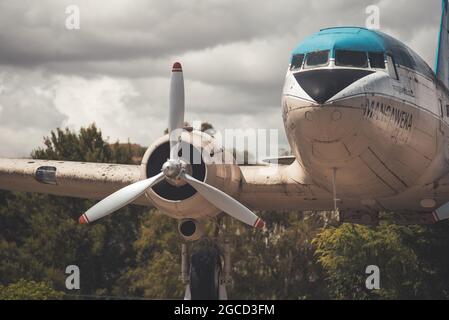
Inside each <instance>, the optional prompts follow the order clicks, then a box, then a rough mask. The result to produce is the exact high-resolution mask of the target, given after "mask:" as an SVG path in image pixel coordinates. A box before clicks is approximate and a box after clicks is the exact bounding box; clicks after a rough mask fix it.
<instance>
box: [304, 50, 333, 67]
mask: <svg viewBox="0 0 449 320" xmlns="http://www.w3.org/2000/svg"><path fill="white" fill-rule="evenodd" d="M329 53H330V51H329V50H323V51H315V52H310V53H308V54H307V55H306V64H305V67H306V68H311V67H321V66H326V65H328V64H329Z"/></svg>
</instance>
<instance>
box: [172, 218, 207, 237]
mask: <svg viewBox="0 0 449 320" xmlns="http://www.w3.org/2000/svg"><path fill="white" fill-rule="evenodd" d="M178 231H179V233H180V234H181V236H182V237H183V238H184V240H186V241H196V240H199V239H201V238H202V237H203V235H204V232H205V226H204V222H201V221H197V220H194V219H184V220H180V221H179V223H178Z"/></svg>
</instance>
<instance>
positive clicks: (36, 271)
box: [0, 124, 449, 299]
mask: <svg viewBox="0 0 449 320" xmlns="http://www.w3.org/2000/svg"><path fill="white" fill-rule="evenodd" d="M203 127H204V129H211V128H212V126H211V125H210V124H204V125H203ZM144 151H145V149H144V148H142V147H141V146H139V145H135V144H131V143H125V144H121V143H119V142H115V143H109V142H108V141H107V140H105V139H104V138H103V136H102V133H101V131H100V130H99V129H98V128H97V127H96V126H95V125H91V126H89V127H87V128H82V129H81V130H80V131H79V132H75V131H72V130H69V129H56V130H55V131H53V132H51V134H50V136H49V137H46V138H44V146H43V147H40V148H37V149H36V150H34V151H33V152H32V157H33V158H40V159H55V160H72V161H89V162H109V163H126V164H137V163H139V162H140V159H141V157H142V155H143V153H144ZM93 204H94V202H93V201H90V200H82V199H73V198H66V197H55V196H49V195H39V194H29V193H15V192H6V191H1V192H0V230H1V232H0V299H59V298H62V297H65V298H74V297H77V296H78V297H80V298H82V297H98V298H101V297H110V296H113V297H128V298H132V297H136V298H153V299H162V298H169V299H179V298H182V296H183V293H184V286H183V284H182V283H181V281H180V259H181V256H180V249H181V248H180V244H181V238H180V236H179V235H178V232H177V223H176V221H175V220H173V219H171V218H169V217H167V216H166V215H164V214H162V213H161V212H159V211H158V210H156V209H148V208H145V207H137V206H127V207H126V208H123V209H121V210H119V211H118V212H117V213H115V214H113V215H112V216H110V217H107V218H104V219H101V220H100V221H98V222H95V223H93V224H90V225H89V226H87V227H86V226H80V225H79V224H78V223H77V218H78V217H79V215H80V213H82V212H84V211H85V210H86V209H87V208H89V207H90V206H92V205H93ZM260 215H261V216H262V217H263V218H264V220H266V221H267V222H268V226H269V228H268V230H266V231H264V232H260V231H256V230H254V229H252V228H250V227H247V226H245V225H243V224H241V223H240V222H237V221H234V220H232V219H229V220H226V221H227V222H226V237H227V239H229V241H230V243H231V248H232V260H233V275H232V276H233V283H232V286H231V288H230V290H229V291H230V296H231V298H240V299H417V298H424V299H431V298H437V299H447V298H448V297H449V254H448V252H449V223H447V222H442V223H439V224H437V225H434V226H414V227H404V226H397V225H394V224H392V223H390V222H389V220H388V219H387V221H386V222H383V223H382V224H381V225H380V226H378V227H363V226H356V225H349V224H343V225H341V226H332V225H329V224H328V217H327V215H325V214H318V213H313V212H306V213H300V212H286V213H275V212H261V213H260ZM207 229H208V230H209V232H208V237H209V240H210V239H212V238H213V236H214V232H213V229H214V228H213V224H211V225H208V228H207ZM206 240H207V239H206ZM200 245H201V243H195V244H192V245H191V247H192V249H195V246H200ZM72 264H74V265H77V266H79V268H80V270H81V290H79V291H68V290H67V289H66V288H65V279H66V277H67V275H66V274H65V268H66V267H67V266H68V265H72ZM368 265H377V266H379V268H380V270H381V289H380V290H374V291H369V290H367V289H366V287H365V280H366V278H367V276H368V275H367V274H366V273H365V270H366V267H367V266H368Z"/></svg>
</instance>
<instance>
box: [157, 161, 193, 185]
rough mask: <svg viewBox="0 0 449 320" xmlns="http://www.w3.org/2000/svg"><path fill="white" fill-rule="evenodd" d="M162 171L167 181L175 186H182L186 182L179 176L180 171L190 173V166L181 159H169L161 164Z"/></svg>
mask: <svg viewBox="0 0 449 320" xmlns="http://www.w3.org/2000/svg"><path fill="white" fill-rule="evenodd" d="M162 172H163V173H164V175H165V179H166V180H167V182H168V183H170V184H171V185H172V186H175V187H182V186H183V185H186V184H187V182H185V181H184V180H182V179H181V178H180V176H181V173H182V172H185V173H187V174H190V175H191V174H192V166H191V165H190V164H188V163H187V162H185V161H183V160H181V159H179V160H173V159H170V160H168V161H167V162H166V163H164V164H163V165H162Z"/></svg>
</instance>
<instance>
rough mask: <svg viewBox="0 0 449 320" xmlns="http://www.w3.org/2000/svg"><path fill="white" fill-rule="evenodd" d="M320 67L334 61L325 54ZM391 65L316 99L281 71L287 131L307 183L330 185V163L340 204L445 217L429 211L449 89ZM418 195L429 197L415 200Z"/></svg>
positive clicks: (437, 189)
mask: <svg viewBox="0 0 449 320" xmlns="http://www.w3.org/2000/svg"><path fill="white" fill-rule="evenodd" d="M327 68H328V69H335V68H338V67H336V66H335V65H334V63H333V61H331V63H330V65H329V67H327ZM387 68H392V66H391V65H388V66H387ZM397 70H398V74H399V80H396V79H394V78H392V77H390V76H389V74H388V69H387V70H378V71H375V72H374V73H372V74H371V75H368V76H366V77H364V78H362V79H360V80H358V81H356V82H354V83H353V84H351V85H350V86H348V87H347V88H345V89H344V90H343V91H341V92H339V93H338V94H337V95H335V96H334V97H332V98H331V99H329V100H328V101H326V102H325V103H323V104H318V103H316V102H313V101H312V99H311V98H310V97H309V96H308V95H307V93H306V92H305V91H304V90H302V88H301V87H300V86H299V85H298V83H297V81H296V79H295V77H294V73H293V72H290V71H289V72H288V73H287V77H286V83H285V86H284V91H283V98H282V104H283V117H284V123H285V128H286V132H287V135H288V139H289V142H290V145H291V146H292V150H293V152H294V155H295V156H296V158H297V160H298V161H299V162H300V164H301V165H302V166H303V167H304V168H305V171H306V173H307V174H308V175H309V176H310V177H311V179H312V180H313V181H314V184H316V185H321V186H323V187H324V188H326V189H327V190H332V187H331V185H332V172H333V170H334V168H336V170H337V178H336V181H337V186H338V187H337V192H338V197H339V199H340V202H339V208H340V209H343V210H344V209H347V210H367V211H369V210H372V211H390V210H391V211H399V212H407V211H410V212H422V213H425V212H426V211H427V213H428V215H427V216H426V215H425V214H424V215H423V217H427V219H431V220H432V219H433V220H435V219H438V220H441V219H445V218H447V217H445V216H440V217H438V216H434V215H432V211H433V210H434V209H436V208H438V207H439V206H441V205H443V204H444V203H446V202H447V200H448V199H447V196H446V192H447V187H446V188H445V187H444V186H443V185H441V184H438V181H440V180H441V179H442V178H444V177H445V176H446V175H447V172H448V165H447V161H448V158H447V146H448V140H447V136H448V135H447V134H448V126H447V121H448V117H447V116H448V114H447V113H446V105H447V104H449V96H448V94H447V91H446V90H443V87H441V86H440V85H439V84H438V83H435V82H434V81H432V79H428V78H426V77H425V76H423V75H421V74H419V73H417V72H414V71H412V70H410V69H407V68H405V67H401V66H397ZM300 72H313V71H300ZM440 101H441V102H440ZM382 105H383V106H384V109H383V110H382ZM443 106H444V108H443ZM387 108H388V109H387ZM392 110H394V112H396V113H397V116H398V117H399V121H396V118H395V116H391V113H392ZM426 199H432V200H434V205H433V206H431V207H427V208H423V205H422V201H423V200H426Z"/></svg>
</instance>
